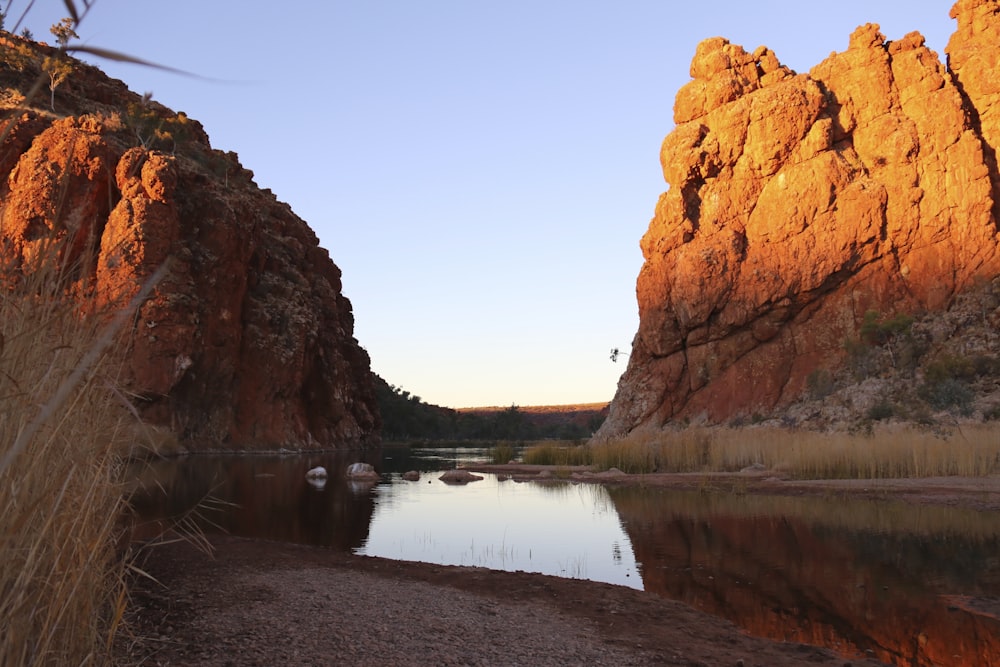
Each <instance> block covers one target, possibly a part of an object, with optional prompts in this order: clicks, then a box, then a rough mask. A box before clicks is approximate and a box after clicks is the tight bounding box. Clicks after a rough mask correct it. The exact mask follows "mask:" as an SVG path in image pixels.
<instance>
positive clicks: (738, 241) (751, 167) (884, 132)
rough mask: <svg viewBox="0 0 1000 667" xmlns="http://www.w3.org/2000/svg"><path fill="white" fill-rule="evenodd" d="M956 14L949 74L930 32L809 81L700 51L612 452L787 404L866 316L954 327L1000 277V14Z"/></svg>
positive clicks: (836, 59)
mask: <svg viewBox="0 0 1000 667" xmlns="http://www.w3.org/2000/svg"><path fill="white" fill-rule="evenodd" d="M951 15H952V16H953V17H954V18H956V19H957V20H958V30H957V31H956V32H955V34H954V36H953V37H952V38H951V41H950V42H949V44H948V53H949V56H950V60H951V67H952V71H951V72H949V71H948V70H947V68H946V67H945V66H944V65H943V64H942V63H941V61H940V60H939V58H938V56H937V55H936V54H935V53H934V52H932V51H930V50H929V49H928V48H927V47H926V46H925V45H924V38H923V37H922V36H921V35H920V34H918V33H910V34H909V35H906V36H905V37H903V38H902V39H897V40H893V41H888V40H886V38H885V36H884V35H883V34H882V33H881V32H880V31H879V27H878V26H877V25H872V24H868V25H864V26H862V27H860V28H858V29H857V30H856V31H855V32H854V34H852V35H851V39H850V44H849V47H848V49H847V50H846V51H845V52H843V53H835V54H833V55H831V56H830V57H829V58H827V59H826V60H825V61H823V62H822V63H820V64H819V65H817V66H816V67H814V68H813V69H812V70H811V71H810V72H809V73H808V74H796V73H795V72H793V71H791V70H789V69H788V68H787V67H785V66H783V65H781V63H780V62H779V61H778V58H777V56H776V55H775V54H774V53H772V52H771V51H770V50H769V49H767V48H765V47H761V48H758V49H757V50H756V51H754V52H753V53H749V52H747V51H745V50H744V49H743V48H742V47H740V46H737V45H735V44H731V43H729V42H728V41H727V40H725V39H722V38H714V39H709V40H706V41H704V42H702V43H701V44H700V45H699V46H698V48H697V52H696V54H695V57H694V60H693V61H692V63H691V76H692V79H693V80H692V81H691V82H690V83H688V84H687V85H685V86H684V87H683V88H682V89H681V90H680V91H679V92H678V94H677V99H676V103H675V105H674V120H675V123H676V128H675V129H674V130H673V131H672V132H671V133H670V135H669V136H668V137H667V138H666V140H665V141H664V142H663V147H662V151H661V156H660V157H661V163H662V166H663V174H664V178H665V179H666V181H667V182H668V183H669V185H670V189H669V190H668V191H667V192H666V193H664V194H663V195H661V197H660V200H659V202H658V203H657V205H656V211H655V215H654V217H653V220H652V221H651V222H650V225H649V229H648V230H647V232H646V234H645V235H644V236H643V239H642V243H641V246H642V251H643V255H644V258H645V263H644V265H643V267H642V269H641V271H640V274H639V277H638V280H637V284H636V293H637V297H638V302H639V317H640V321H639V331H638V332H637V334H636V336H635V339H634V341H633V347H632V352H631V355H630V357H629V363H628V367H627V369H626V371H625V373H624V375H623V376H622V378H621V380H620V382H619V385H618V391H617V394H616V396H615V399H614V401H613V402H612V405H611V409H610V414H609V416H608V419H607V420H606V421H605V423H604V425H603V426H602V427H601V429H600V430H599V432H598V433H597V434H596V437H597V438H598V439H600V438H606V437H613V436H618V435H622V434H625V433H627V432H629V431H631V430H633V429H636V428H659V427H660V426H662V425H663V424H665V423H666V422H667V421H668V420H671V419H679V418H684V417H705V418H707V419H708V420H709V421H715V422H720V421H724V420H726V419H729V418H731V417H734V416H736V415H749V414H751V413H753V412H755V411H758V410H761V411H765V412H766V411H769V410H772V409H774V408H776V407H780V406H782V405H787V404H788V403H790V402H791V401H793V400H794V399H796V398H797V397H799V396H800V395H801V394H802V393H803V391H804V389H805V387H806V378H807V377H808V376H809V374H810V373H812V372H813V371H815V370H817V369H820V368H835V367H837V366H839V365H840V364H841V363H842V362H843V359H844V354H845V353H844V349H843V345H844V341H845V340H847V339H849V338H856V337H857V332H858V329H859V326H860V323H861V322H862V320H863V317H864V314H865V312H866V311H868V310H876V311H878V312H880V313H883V314H886V315H891V314H898V313H918V312H928V311H935V310H941V309H944V308H946V307H947V306H948V305H949V304H950V302H951V301H952V299H953V298H954V297H955V296H956V294H957V293H959V292H960V291H961V290H964V289H966V288H969V287H971V286H972V285H973V284H974V282H975V281H976V280H978V279H983V278H985V279H991V278H993V277H995V276H997V275H998V274H1000V256H998V252H997V250H998V226H997V216H996V213H997V210H998V202H1000V196H998V193H1000V176H998V169H997V165H996V159H995V150H996V149H997V148H998V142H1000V92H998V88H997V86H996V85H995V76H994V75H995V72H996V71H997V69H998V67H1000V11H998V3H997V2H996V0H991V1H988V2H987V1H985V0H961V1H960V2H958V3H956V4H955V6H954V7H953V9H952V14H951Z"/></svg>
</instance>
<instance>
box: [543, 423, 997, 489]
mask: <svg viewBox="0 0 1000 667" xmlns="http://www.w3.org/2000/svg"><path fill="white" fill-rule="evenodd" d="M523 459H524V462H525V463H530V464H538V465H567V466H568V465H586V466H593V467H594V468H596V469H600V470H607V469H609V468H618V469H619V470H621V471H623V472H626V473H649V472H706V471H712V472H736V471H739V470H742V469H744V468H747V467H750V466H758V467H761V468H763V469H767V470H774V471H777V472H781V473H782V474H785V475H789V476H791V477H795V478H799V479H880V478H899V477H936V476H949V475H959V476H965V477H979V476H984V475H991V474H998V473H1000V424H998V423H996V422H990V423H984V424H970V425H962V426H954V427H952V428H951V429H950V430H949V431H941V430H937V431H931V430H927V429H921V428H917V427H914V426H910V425H902V424H891V425H884V426H877V427H876V428H874V430H873V431H872V432H871V433H870V434H864V435H862V434H852V433H849V432H846V431H845V432H833V433H825V432H815V431H804V430H798V429H783V428H778V427H766V426H761V427H744V428H730V427H690V428H687V429H683V430H676V431H662V432H641V433H633V434H630V435H629V436H627V437H625V438H621V439H618V440H611V441H607V442H601V443H591V444H589V445H581V446H568V445H566V444H564V443H539V444H537V445H534V446H533V447H529V448H528V449H526V450H525V452H524V455H523Z"/></svg>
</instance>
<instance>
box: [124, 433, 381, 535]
mask: <svg viewBox="0 0 1000 667" xmlns="http://www.w3.org/2000/svg"><path fill="white" fill-rule="evenodd" d="M359 458H363V455H361V454H359V453H357V452H355V453H352V454H349V455H338V454H336V453H329V452H327V453H322V454H315V455H310V456H284V457H282V456H195V457H190V458H185V459H179V460H169V461H150V462H143V463H140V464H139V465H141V466H142V468H141V469H140V470H139V471H138V473H137V474H138V479H139V488H138V490H137V491H136V492H135V493H134V494H133V496H132V500H131V502H132V506H133V508H134V509H135V512H136V514H137V515H138V517H139V523H138V525H137V526H136V528H135V530H134V534H135V539H144V538H149V537H153V536H155V535H157V534H158V533H159V532H161V531H162V529H163V526H164V525H167V524H169V523H171V522H175V521H176V520H177V519H178V518H179V517H183V516H187V515H190V516H191V517H192V518H193V520H194V522H195V523H196V524H197V526H198V527H199V528H200V529H201V530H202V531H204V532H205V533H217V532H220V529H221V531H222V532H226V533H230V534H232V535H239V536H241V537H259V538H263V539H268V540H278V541H285V542H297V543H301V544H315V545H320V546H329V547H336V548H339V549H343V550H348V549H352V548H355V547H358V546H360V545H361V544H363V543H364V541H365V537H366V536H367V534H368V524H369V523H370V521H371V516H372V509H373V507H374V503H373V499H372V495H371V493H370V491H371V488H372V484H367V483H366V484H362V485H356V484H355V485H352V484H348V483H347V482H346V481H345V480H344V477H345V473H346V469H347V466H348V465H349V464H351V463H353V462H355V461H357V460H358V459H359ZM369 462H372V461H369ZM372 463H377V456H376V460H375V461H374V462H372ZM315 466H323V467H324V468H326V469H327V472H328V474H329V481H328V482H327V483H326V484H322V485H320V484H317V483H316V482H315V481H313V480H307V479H306V472H307V471H308V470H309V469H310V468H313V467H315ZM310 481H312V482H313V483H310ZM193 508H194V509H193Z"/></svg>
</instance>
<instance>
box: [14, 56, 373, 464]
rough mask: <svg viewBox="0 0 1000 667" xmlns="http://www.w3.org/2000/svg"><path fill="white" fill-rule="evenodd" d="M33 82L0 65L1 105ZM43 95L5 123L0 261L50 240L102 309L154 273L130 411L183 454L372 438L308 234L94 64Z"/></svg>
mask: <svg viewBox="0 0 1000 667" xmlns="http://www.w3.org/2000/svg"><path fill="white" fill-rule="evenodd" d="M18 43H20V40H14V39H13V38H10V41H3V42H2V43H0V47H3V48H5V49H6V48H10V47H11V45H17V44H18ZM34 48H43V47H34ZM21 67H22V68H23V64H22V65H21ZM32 74H33V72H32V71H31V68H30V67H28V68H27V69H24V70H23V71H17V69H16V68H13V67H12V66H11V65H10V62H9V61H6V62H4V63H0V93H2V97H3V98H6V99H8V100H11V99H14V100H16V99H18V96H19V94H20V93H22V92H23V91H25V90H27V88H28V86H29V85H30V83H31V82H32V80H33V77H32ZM55 99H56V105H55V106H56V109H57V111H58V112H59V114H58V115H55V114H51V113H47V112H45V111H42V110H37V109H33V108H31V107H30V106H28V107H25V108H22V109H20V110H17V111H10V112H8V114H7V115H6V116H5V117H4V118H5V121H4V123H3V127H4V129H5V132H4V134H3V145H2V151H0V156H2V157H0V176H2V179H0V207H2V213H0V216H2V217H0V243H2V250H3V259H4V262H3V266H4V268H5V271H6V272H7V273H8V275H13V274H16V273H18V272H24V271H30V270H32V259H33V258H34V257H36V256H38V255H39V254H40V253H41V252H43V249H44V247H45V244H47V243H49V241H50V240H51V239H59V240H61V241H62V242H64V243H65V244H66V246H65V248H64V249H63V250H62V251H61V252H62V259H63V261H64V262H65V263H66V264H67V265H68V266H71V267H73V268H72V270H73V271H75V272H76V273H75V274H74V277H75V279H76V283H77V288H78V289H79V290H80V293H81V294H82V295H86V297H87V298H88V299H92V300H93V302H94V303H97V304H98V305H99V307H108V308H115V307H118V306H119V305H120V304H123V303H125V302H127V300H128V299H129V298H130V297H132V296H133V295H134V294H136V293H137V292H138V290H139V288H140V286H141V285H142V283H143V282H144V281H146V280H147V279H148V278H149V276H150V275H152V274H153V272H154V271H155V270H156V269H157V268H158V267H160V266H162V265H164V264H166V265H167V267H168V270H167V273H166V276H165V278H164V279H163V280H162V281H161V282H160V283H159V284H158V285H157V286H156V289H155V291H154V293H153V296H152V297H150V298H149V299H147V300H146V301H145V302H144V303H143V304H142V306H141V308H140V309H139V312H138V313H137V315H136V317H135V318H134V320H133V321H132V326H131V329H130V330H129V331H128V332H127V341H126V345H127V354H126V356H125V362H124V368H123V371H122V377H121V378H120V382H121V386H122V388H123V390H124V391H123V393H125V394H128V395H129V396H131V397H132V399H133V402H134V404H135V407H136V409H137V410H138V411H139V413H140V414H141V415H142V417H143V418H144V419H145V420H147V421H149V422H151V423H154V424H160V425H164V426H167V427H169V428H170V429H171V430H173V431H174V432H175V433H176V434H177V436H178V437H179V438H180V439H181V441H182V443H184V444H185V445H186V446H188V447H189V448H192V449H199V448H228V449H261V448H276V447H294V448H332V447H341V446H357V445H360V444H362V443H365V442H368V441H371V440H373V439H374V438H376V437H377V432H378V428H379V425H380V423H379V417H378V408H377V406H376V403H375V392H374V383H373V378H372V374H371V372H370V368H369V358H368V355H367V353H366V352H365V351H364V350H363V349H362V348H361V347H360V346H359V344H358V341H357V340H355V339H354V336H353V328H354V321H353V315H352V312H351V304H350V302H349V301H348V300H347V298H346V297H344V295H343V294H342V290H341V280H340V278H341V275H340V270H339V269H338V268H337V266H336V265H335V264H334V263H333V262H332V261H331V259H330V257H329V255H328V253H327V251H326V250H324V249H323V248H322V247H320V246H319V242H318V239H317V238H316V235H315V234H314V233H313V232H312V230H311V229H310V228H309V226H308V225H307V224H306V223H305V222H304V221H302V220H301V219H300V218H298V217H297V216H296V215H295V214H294V213H293V212H292V210H291V209H290V208H289V207H288V206H287V205H286V204H283V203H281V202H279V201H278V200H277V199H276V198H275V197H274V195H273V194H271V193H270V192H269V191H266V190H261V189H260V188H258V187H257V186H256V185H255V184H254V182H253V179H252V176H253V175H252V173H250V172H249V171H247V170H246V169H244V168H243V167H242V166H241V165H240V163H239V161H238V159H237V157H236V155H235V154H233V153H222V152H220V151H217V150H213V149H212V148H211V147H210V145H209V142H208V137H207V135H206V134H205V133H204V131H203V130H202V128H201V126H200V125H198V124H197V123H196V122H194V121H191V120H190V119H187V118H186V117H185V116H184V115H183V114H176V113H174V112H172V111H170V110H169V109H166V108H164V107H162V106H160V105H158V104H156V103H154V102H150V101H148V100H145V101H144V100H143V99H141V98H139V97H138V96H136V95H134V94H133V93H131V92H129V91H128V90H127V89H126V88H125V86H124V85H123V84H121V83H120V82H117V81H112V80H110V79H108V78H107V77H105V76H104V75H103V74H102V73H100V71H98V70H97V69H95V68H93V67H89V66H86V65H84V64H82V63H76V65H75V70H74V73H73V74H72V75H71V77H70V79H69V80H68V82H67V83H66V84H65V85H64V87H61V88H60V89H59V90H57V95H56V98H55ZM46 102H48V100H46Z"/></svg>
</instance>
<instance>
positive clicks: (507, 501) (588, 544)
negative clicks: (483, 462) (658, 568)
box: [354, 473, 642, 589]
mask: <svg viewBox="0 0 1000 667" xmlns="http://www.w3.org/2000/svg"><path fill="white" fill-rule="evenodd" d="M482 476H483V477H484V479H483V480H481V481H476V482H470V483H468V484H465V485H450V484H444V483H442V482H440V481H438V480H437V477H438V475H437V474H436V473H431V474H428V475H426V476H425V478H424V479H422V480H421V481H419V482H407V481H405V480H403V479H401V478H400V477H399V475H398V474H393V475H392V476H391V478H390V480H389V483H388V484H382V485H379V486H378V487H377V488H376V490H375V509H374V513H373V516H372V520H371V525H370V528H369V532H368V537H367V538H366V539H365V540H364V543H363V544H362V545H361V546H359V547H357V548H355V549H354V552H355V553H358V554H364V555H369V556H383V557H385V558H396V559H400V560H415V561H420V562H425V563H439V564H442V565H472V566H477V567H488V568H491V569H494V570H505V571H516V570H523V571H525V572H541V573H543V574H551V575H556V576H562V577H570V578H574V579H590V580H593V581H603V582H607V583H612V584H620V585H623V586H631V587H633V588H639V589H641V588H642V580H641V578H640V577H639V576H638V574H637V569H636V564H635V557H634V556H633V554H632V545H631V543H630V542H629V539H628V536H627V535H626V534H625V531H624V530H623V529H622V526H621V523H620V522H619V521H618V514H617V512H616V511H615V508H614V505H613V503H612V502H611V499H610V498H609V496H608V492H607V490H606V489H604V488H603V487H601V486H597V485H592V484H581V485H573V484H568V483H556V484H553V485H549V484H545V485H541V484H530V483H524V484H521V483H517V482H513V481H510V480H502V479H498V478H497V476H496V475H490V474H483V475H482Z"/></svg>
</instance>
